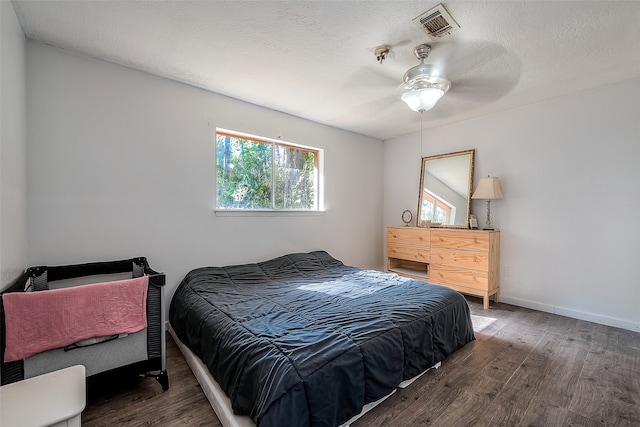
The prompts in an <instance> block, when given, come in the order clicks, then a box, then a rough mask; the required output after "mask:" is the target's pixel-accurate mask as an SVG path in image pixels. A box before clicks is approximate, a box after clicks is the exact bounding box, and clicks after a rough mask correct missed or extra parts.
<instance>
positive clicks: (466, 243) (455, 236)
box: [431, 230, 489, 251]
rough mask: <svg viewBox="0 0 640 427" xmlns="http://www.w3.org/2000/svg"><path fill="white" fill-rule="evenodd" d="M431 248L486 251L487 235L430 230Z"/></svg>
mask: <svg viewBox="0 0 640 427" xmlns="http://www.w3.org/2000/svg"><path fill="white" fill-rule="evenodd" d="M431 246H432V247H441V248H450V249H471V250H474V251H488V250H489V233H483V232H481V231H466V232H459V231H454V230H431Z"/></svg>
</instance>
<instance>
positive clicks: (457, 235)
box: [387, 227, 500, 308]
mask: <svg viewBox="0 0 640 427" xmlns="http://www.w3.org/2000/svg"><path fill="white" fill-rule="evenodd" d="M387 271H388V272H394V273H398V274H400V275H402V276H406V277H411V278H413V279H419V280H424V281H427V282H429V283H433V284H437V285H443V286H447V287H449V288H451V289H455V290H456V291H458V292H461V293H465V294H471V295H476V296H480V297H482V298H483V303H484V308H489V297H490V296H492V295H493V300H494V301H495V302H498V298H499V292H500V232H499V231H496V230H491V231H488V230H467V229H445V228H417V227H389V228H387Z"/></svg>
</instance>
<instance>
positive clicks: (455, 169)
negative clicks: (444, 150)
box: [416, 150, 476, 228]
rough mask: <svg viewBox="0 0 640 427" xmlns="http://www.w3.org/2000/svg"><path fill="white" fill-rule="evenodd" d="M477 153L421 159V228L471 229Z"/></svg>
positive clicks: (419, 225)
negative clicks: (470, 215)
mask: <svg viewBox="0 0 640 427" xmlns="http://www.w3.org/2000/svg"><path fill="white" fill-rule="evenodd" d="M475 152H476V150H466V151H457V152H455V153H448V154H440V155H438V156H428V157H423V158H422V168H421V171H420V189H419V193H418V213H417V219H416V225H417V226H418V227H443V228H469V214H470V213H471V192H472V191H473V165H474V160H475Z"/></svg>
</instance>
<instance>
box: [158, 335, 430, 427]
mask: <svg viewBox="0 0 640 427" xmlns="http://www.w3.org/2000/svg"><path fill="white" fill-rule="evenodd" d="M168 331H169V334H171V337H172V338H173V340H174V341H175V343H176V345H177V346H178V348H179V349H180V352H181V353H182V355H183V356H184V358H185V360H186V361H187V364H188V365H189V367H190V368H191V371H192V372H193V375H194V376H195V377H196V380H198V383H199V384H200V387H201V388H202V391H203V392H204V394H205V396H206V397H207V400H209V403H210V404H211V407H212V408H213V411H214V412H215V413H216V415H217V416H218V419H219V420H220V423H221V424H222V425H223V426H224V427H256V424H255V423H254V422H253V420H252V419H251V418H249V417H248V416H247V415H236V414H234V413H233V409H232V408H231V400H230V399H229V397H227V395H226V394H225V392H224V391H223V390H222V388H221V387H220V385H219V384H218V382H217V381H216V380H215V379H214V378H213V376H212V375H211V373H210V372H209V369H208V368H207V366H206V365H205V364H204V363H203V362H202V360H201V359H200V358H199V357H198V356H197V355H196V354H195V353H194V352H193V351H191V349H189V347H187V346H186V345H185V344H183V343H182V341H180V338H178V337H177V335H176V333H175V331H174V330H173V328H172V327H171V324H169V326H168ZM441 365H442V362H438V363H436V364H435V365H433V366H432V367H431V368H429V369H427V370H426V371H424V372H422V373H421V374H419V375H417V376H415V377H413V378H411V379H408V380H406V381H403V382H401V383H400V384H399V385H398V388H405V387H408V386H409V385H410V384H411V383H413V382H414V381H415V380H417V379H418V378H420V377H421V376H422V375H424V374H425V373H427V372H428V371H430V370H431V369H438V368H439V367H440V366H441ZM395 392H396V390H393V391H392V392H391V393H389V394H388V395H386V396H384V397H383V398H381V399H379V400H376V401H375V402H371V403H367V404H366V405H364V407H363V408H362V412H360V413H359V414H358V415H356V416H354V417H353V418H351V419H350V420H349V421H347V422H346V423H344V424H342V425H341V426H339V427H349V425H350V424H351V423H353V422H355V421H356V420H357V419H359V418H360V417H362V416H363V415H364V414H366V413H367V412H369V411H370V410H372V409H373V408H375V407H376V406H378V405H379V404H380V403H382V402H383V401H385V400H386V399H387V398H388V397H389V396H391V395H392V394H394V393H395Z"/></svg>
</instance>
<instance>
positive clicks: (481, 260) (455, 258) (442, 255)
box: [431, 247, 489, 271]
mask: <svg viewBox="0 0 640 427" xmlns="http://www.w3.org/2000/svg"><path fill="white" fill-rule="evenodd" d="M431 262H432V263H434V264H439V265H443V266H452V267H461V268H467V269H471V270H480V271H488V270H489V253H488V252H477V251H464V250H461V249H446V248H435V247H434V248H431Z"/></svg>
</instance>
